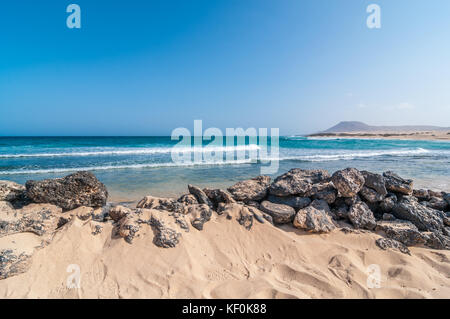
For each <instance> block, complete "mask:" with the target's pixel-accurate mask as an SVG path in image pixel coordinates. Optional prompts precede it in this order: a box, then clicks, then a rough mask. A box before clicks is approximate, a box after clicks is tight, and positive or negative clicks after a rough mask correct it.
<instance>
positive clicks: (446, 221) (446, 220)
mask: <svg viewBox="0 0 450 319" xmlns="http://www.w3.org/2000/svg"><path fill="white" fill-rule="evenodd" d="M442 221H443V222H444V225H445V226H450V217H447V216H446V217H444V218H443V219H442Z"/></svg>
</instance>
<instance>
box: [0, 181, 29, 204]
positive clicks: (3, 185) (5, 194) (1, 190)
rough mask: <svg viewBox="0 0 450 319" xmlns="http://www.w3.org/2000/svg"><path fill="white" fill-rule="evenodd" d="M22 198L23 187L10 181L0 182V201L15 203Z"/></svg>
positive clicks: (23, 193) (23, 195)
mask: <svg viewBox="0 0 450 319" xmlns="http://www.w3.org/2000/svg"><path fill="white" fill-rule="evenodd" d="M24 197H25V186H23V185H20V184H17V183H14V182H11V181H0V201H7V202H15V201H20V200H22V199H23V198H24Z"/></svg>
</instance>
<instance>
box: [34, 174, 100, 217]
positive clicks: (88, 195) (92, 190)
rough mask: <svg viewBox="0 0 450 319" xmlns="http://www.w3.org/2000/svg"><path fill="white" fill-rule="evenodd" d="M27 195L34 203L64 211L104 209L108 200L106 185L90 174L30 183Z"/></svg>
mask: <svg viewBox="0 0 450 319" xmlns="http://www.w3.org/2000/svg"><path fill="white" fill-rule="evenodd" d="M25 186H26V195H27V197H28V198H29V199H30V200H31V201H32V202H34V203H49V204H54V205H56V206H59V207H61V208H62V209H64V210H72V209H75V208H77V207H80V206H88V207H102V206H105V204H106V200H107V198H108V191H107V190H106V187H105V185H103V184H102V183H100V182H99V181H98V179H97V178H96V177H95V176H94V175H93V174H92V173H89V172H77V173H75V174H72V175H69V176H66V177H64V178H58V179H47V180H43V181H28V182H27V183H26V185H25Z"/></svg>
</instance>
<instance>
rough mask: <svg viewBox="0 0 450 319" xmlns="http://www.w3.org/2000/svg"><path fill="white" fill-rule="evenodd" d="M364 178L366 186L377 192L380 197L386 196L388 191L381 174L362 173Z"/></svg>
mask: <svg viewBox="0 0 450 319" xmlns="http://www.w3.org/2000/svg"><path fill="white" fill-rule="evenodd" d="M361 174H362V176H363V177H364V185H365V186H366V187H368V188H371V189H373V190H375V191H376V192H377V193H378V194H379V195H380V196H383V197H384V196H386V195H387V190H386V185H385V181H384V177H383V176H382V175H380V174H375V173H371V172H368V171H361Z"/></svg>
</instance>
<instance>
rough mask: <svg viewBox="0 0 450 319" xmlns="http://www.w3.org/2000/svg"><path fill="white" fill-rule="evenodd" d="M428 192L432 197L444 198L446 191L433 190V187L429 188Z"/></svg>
mask: <svg viewBox="0 0 450 319" xmlns="http://www.w3.org/2000/svg"><path fill="white" fill-rule="evenodd" d="M428 194H429V195H430V197H439V198H444V195H445V192H441V191H434V190H432V189H429V190H428Z"/></svg>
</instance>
